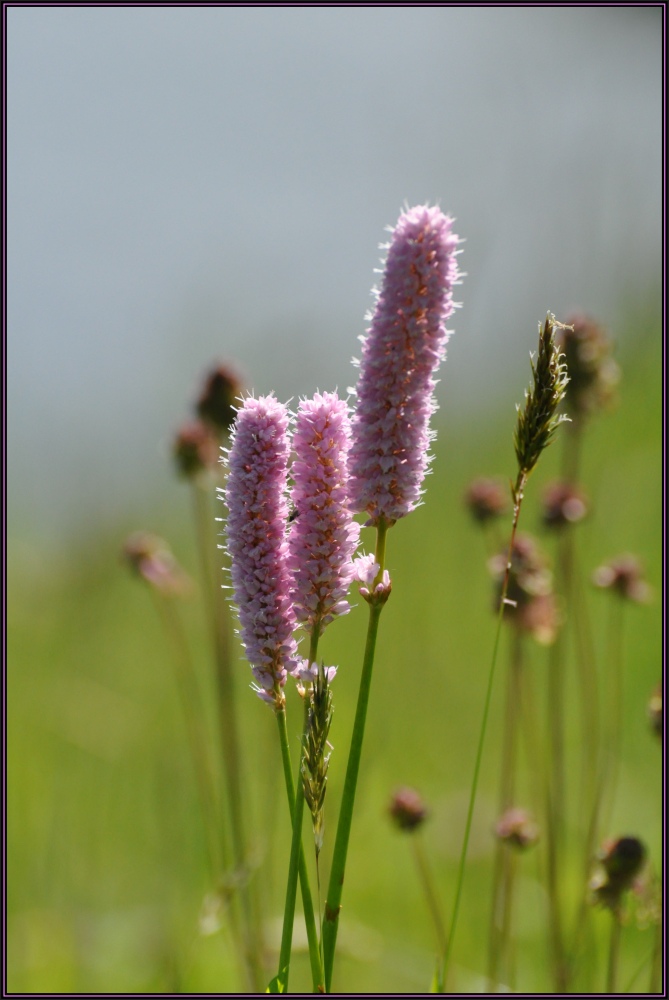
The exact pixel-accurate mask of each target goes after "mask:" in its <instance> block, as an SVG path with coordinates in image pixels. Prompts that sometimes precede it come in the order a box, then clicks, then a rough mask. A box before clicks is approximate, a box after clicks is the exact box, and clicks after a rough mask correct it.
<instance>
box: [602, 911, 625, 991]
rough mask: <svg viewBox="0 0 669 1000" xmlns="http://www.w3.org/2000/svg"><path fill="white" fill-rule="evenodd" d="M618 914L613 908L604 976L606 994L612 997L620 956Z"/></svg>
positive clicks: (619, 921)
mask: <svg viewBox="0 0 669 1000" xmlns="http://www.w3.org/2000/svg"><path fill="white" fill-rule="evenodd" d="M621 926H622V925H621V920H620V913H619V912H618V909H617V908H615V909H613V910H611V938H610V941H609V965H608V970H607V974H606V991H605V992H606V993H608V994H609V996H612V995H613V994H614V993H615V992H616V980H617V978H618V956H619V955H620V930H621Z"/></svg>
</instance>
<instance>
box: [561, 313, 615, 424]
mask: <svg viewBox="0 0 669 1000" xmlns="http://www.w3.org/2000/svg"><path fill="white" fill-rule="evenodd" d="M567 324H568V326H567V327H565V329H562V330H559V331H558V335H557V340H558V344H559V346H560V350H561V351H562V352H563V354H564V356H565V358H566V360H567V369H568V371H569V379H570V382H569V385H568V386H567V396H566V406H567V410H568V411H569V415H570V416H571V417H572V419H574V420H577V419H578V418H583V417H585V416H587V415H589V414H592V413H595V412H597V410H601V409H603V408H604V407H606V406H607V405H609V404H611V403H612V402H613V401H614V399H615V389H616V386H617V384H618V381H619V380H620V369H619V368H618V365H617V364H616V363H615V361H614V360H613V358H612V357H611V352H612V350H613V345H612V342H611V338H610V337H609V334H608V332H607V331H606V330H605V329H604V327H603V326H601V325H600V324H599V323H597V322H596V321H595V320H593V319H591V318H590V317H588V316H585V315H583V314H581V313H576V314H574V315H572V316H571V317H570V318H569V319H568V320H567ZM570 327H571V329H570Z"/></svg>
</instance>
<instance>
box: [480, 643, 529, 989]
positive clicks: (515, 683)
mask: <svg viewBox="0 0 669 1000" xmlns="http://www.w3.org/2000/svg"><path fill="white" fill-rule="evenodd" d="M521 705H522V637H521V635H520V632H519V631H518V630H517V629H516V630H515V631H514V634H513V640H512V646H511V658H510V662H509V667H508V671H507V688H506V708H505V712H504V736H503V741H502V768H501V776H500V777H501V780H500V800H499V815H500V816H503V815H504V813H505V812H506V810H507V809H510V808H511V807H512V806H513V804H514V799H515V795H516V776H517V763H516V757H517V742H518V731H519V725H518V722H519V713H520V711H521ZM512 864H513V862H512V860H511V859H510V857H509V848H508V846H507V845H506V844H504V843H502V842H501V841H499V840H498V841H497V844H496V848H495V864H494V869H493V890H492V906H491V913H490V937H489V951H488V986H489V989H490V991H491V992H493V993H496V992H497V981H498V970H499V965H500V962H504V958H505V952H506V948H507V945H508V942H509V940H510V928H509V926H508V922H509V919H510V914H511V898H510V894H511V892H512V889H513V878H512V877H511V876H510V869H511V866H512Z"/></svg>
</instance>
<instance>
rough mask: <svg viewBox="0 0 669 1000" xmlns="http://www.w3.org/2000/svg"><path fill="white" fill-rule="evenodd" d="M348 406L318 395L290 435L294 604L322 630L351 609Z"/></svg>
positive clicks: (354, 535) (353, 530)
mask: <svg viewBox="0 0 669 1000" xmlns="http://www.w3.org/2000/svg"><path fill="white" fill-rule="evenodd" d="M350 438H351V430H350V421H349V416H348V405H347V403H346V402H345V400H343V399H339V398H338V396H337V394H336V393H328V392H326V393H323V394H322V395H321V394H320V393H316V395H315V396H314V398H313V399H304V400H302V402H301V403H300V405H299V408H298V411H297V419H296V424H295V433H294V437H293V448H294V450H295V461H294V462H293V467H292V477H293V484H294V485H293V503H294V505H295V518H294V520H293V521H292V524H291V529H290V537H289V548H290V559H289V562H290V567H291V569H292V571H293V578H294V579H293V590H292V597H293V604H294V606H295V614H296V616H297V618H298V621H300V622H302V623H303V624H304V625H305V627H306V628H307V629H308V630H309V631H310V632H312V631H313V629H314V628H317V629H318V630H319V633H321V632H322V631H323V629H324V628H325V626H326V625H327V624H328V623H329V622H331V621H332V620H333V618H335V617H336V616H337V615H342V614H346V612H348V611H349V610H350V606H349V604H348V601H347V600H346V595H347V592H348V588H349V586H350V584H351V581H352V580H353V575H354V568H353V553H354V552H355V550H356V547H357V545H358V538H359V534H360V528H359V525H358V524H356V522H355V521H354V520H353V515H352V514H351V511H350V509H349V505H348V498H347V490H348V450H349V446H350Z"/></svg>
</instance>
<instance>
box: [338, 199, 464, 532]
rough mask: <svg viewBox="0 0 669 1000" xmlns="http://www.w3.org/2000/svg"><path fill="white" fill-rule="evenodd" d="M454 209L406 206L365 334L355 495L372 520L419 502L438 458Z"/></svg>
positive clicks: (390, 519)
mask: <svg viewBox="0 0 669 1000" xmlns="http://www.w3.org/2000/svg"><path fill="white" fill-rule="evenodd" d="M451 224H452V219H450V218H449V217H448V216H446V215H444V214H443V213H442V212H441V210H440V209H439V208H430V207H428V206H426V205H421V206H418V207H416V208H411V209H409V210H408V211H406V212H405V213H403V214H402V215H401V216H400V218H399V221H398V223H397V226H396V227H395V229H394V231H393V235H392V239H391V241H390V244H389V247H388V256H387V258H386V264H385V270H384V275H383V283H382V287H381V289H380V291H379V292H378V298H377V303H376V309H375V311H374V315H373V317H372V321H371V326H370V327H369V329H368V331H367V335H366V337H365V338H363V351H362V359H361V363H360V366H361V367H360V377H359V381H358V386H357V389H356V393H357V397H358V402H357V407H356V410H355V413H354V417H353V444H352V448H351V455H350V469H351V481H350V498H351V507H352V509H353V510H354V511H366V512H367V513H368V514H369V515H370V520H369V521H368V523H369V524H378V523H379V522H380V521H381V520H383V521H385V522H386V523H387V524H389V525H390V524H393V523H394V522H395V521H397V520H398V518H400V517H404V516H405V515H406V514H408V513H409V512H410V511H412V510H414V509H415V507H416V506H417V505H418V503H419V501H420V496H421V493H422V489H421V487H422V483H423V479H424V477H425V474H426V472H427V469H428V465H429V462H430V456H429V445H430V442H431V440H432V437H433V435H432V434H431V432H430V430H429V421H430V417H431V415H432V413H433V412H434V411H435V409H436V402H435V399H434V395H433V393H434V387H435V384H436V383H435V379H434V375H435V372H436V369H437V367H438V365H439V363H440V361H441V360H442V359H443V358H444V356H445V353H446V342H447V339H448V331H447V330H446V325H445V324H446V320H447V319H448V317H449V316H450V315H451V314H452V312H453V309H454V304H453V298H452V289H453V285H454V284H455V283H456V282H457V279H458V276H459V272H458V266H457V257H456V249H457V246H458V242H459V240H458V237H457V236H456V235H455V234H454V233H452V232H451Z"/></svg>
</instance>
